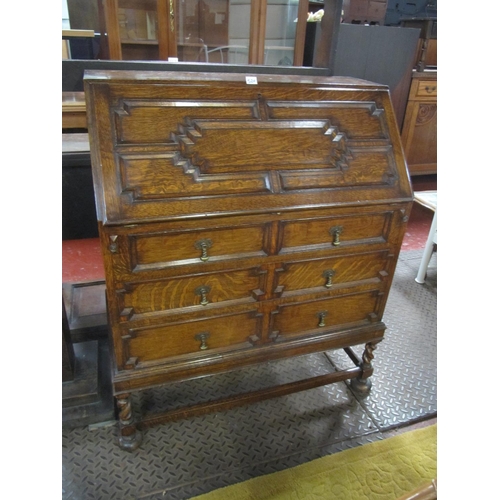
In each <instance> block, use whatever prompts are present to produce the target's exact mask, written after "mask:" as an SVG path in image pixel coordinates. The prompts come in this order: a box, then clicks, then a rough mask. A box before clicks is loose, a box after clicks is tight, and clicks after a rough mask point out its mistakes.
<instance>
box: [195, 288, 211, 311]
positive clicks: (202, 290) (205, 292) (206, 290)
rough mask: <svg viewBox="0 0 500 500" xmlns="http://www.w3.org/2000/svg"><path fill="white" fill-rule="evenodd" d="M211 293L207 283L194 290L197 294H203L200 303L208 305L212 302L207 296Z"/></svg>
mask: <svg viewBox="0 0 500 500" xmlns="http://www.w3.org/2000/svg"><path fill="white" fill-rule="evenodd" d="M209 293H210V287H209V286H207V285H202V286H199V287H197V288H196V289H195V291H194V294H195V295H200V296H201V300H200V304H201V305H202V306H206V305H207V304H210V302H209V301H208V298H207V295H208V294H209Z"/></svg>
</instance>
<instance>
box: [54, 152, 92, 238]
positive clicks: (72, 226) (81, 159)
mask: <svg viewBox="0 0 500 500" xmlns="http://www.w3.org/2000/svg"><path fill="white" fill-rule="evenodd" d="M62 217H63V220H62V239H63V240H77V239H81V238H97V237H98V236H99V233H98V229H97V215H96V208H95V198H94V185H93V182H92V170H91V166H90V153H73V154H71V155H63V165H62Z"/></svg>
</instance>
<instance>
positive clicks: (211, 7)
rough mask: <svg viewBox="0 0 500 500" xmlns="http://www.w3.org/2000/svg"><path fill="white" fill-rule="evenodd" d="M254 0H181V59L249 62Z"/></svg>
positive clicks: (178, 7) (178, 15)
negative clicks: (251, 9)
mask: <svg viewBox="0 0 500 500" xmlns="http://www.w3.org/2000/svg"><path fill="white" fill-rule="evenodd" d="M250 4H251V1H250V0H177V3H176V19H177V22H176V31H177V57H178V59H179V61H196V62H205V63H229V64H248V61H249V59H248V47H249V41H250Z"/></svg>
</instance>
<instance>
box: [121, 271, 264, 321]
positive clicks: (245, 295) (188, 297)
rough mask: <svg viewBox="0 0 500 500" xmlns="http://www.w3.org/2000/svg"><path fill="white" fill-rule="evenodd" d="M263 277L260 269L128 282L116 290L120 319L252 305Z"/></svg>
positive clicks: (261, 292) (260, 290) (259, 291)
mask: <svg viewBox="0 0 500 500" xmlns="http://www.w3.org/2000/svg"><path fill="white" fill-rule="evenodd" d="M263 278H264V275H263V274H262V273H261V272H259V268H251V269H243V270H238V271H228V272H219V273H210V274H201V275H199V274H198V275H193V276H186V277H181V278H170V279H168V280H155V281H148V282H143V283H126V284H125V286H124V287H123V288H122V289H120V290H117V297H118V301H119V304H120V308H121V316H122V317H125V318H127V319H132V318H133V317H134V316H135V315H140V314H145V313H153V312H157V311H166V310H171V309H178V308H185V307H196V308H204V307H205V308H207V309H211V308H212V306H213V305H215V304H218V303H221V302H224V303H228V302H252V301H255V300H256V298H257V297H258V296H259V295H262V294H263V293H264V292H263V288H264V284H263V283H262V281H263Z"/></svg>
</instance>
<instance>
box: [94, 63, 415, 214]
mask: <svg viewBox="0 0 500 500" xmlns="http://www.w3.org/2000/svg"><path fill="white" fill-rule="evenodd" d="M84 82H85V94H86V102H87V116H88V125H89V140H90V146H91V155H92V169H93V176H94V187H95V192H96V202H97V212H98V218H99V220H101V221H102V222H103V223H104V224H122V223H129V222H147V221H161V220H172V219H178V218H193V217H194V218H196V217H212V216H222V215H243V214H248V213H263V212H272V211H276V210H293V209H297V208H301V209H308V208H318V207H335V206H345V205H359V204H367V203H371V204H373V203H387V202H396V201H401V200H405V201H407V200H410V199H411V197H412V192H411V186H410V182H409V178H408V172H407V168H406V162H405V159H404V155H403V151H402V148H401V143H400V138H399V131H398V128H397V123H396V120H395V117H394V112H393V109H392V105H391V102H390V97H389V91H388V89H387V87H386V86H384V85H379V84H374V83H371V82H367V81H363V80H357V79H353V78H338V77H335V78H333V77H332V78H325V77H304V76H281V75H258V76H255V77H250V78H249V75H245V74H225V73H217V74H216V73H179V72H132V71H93V72H88V73H86V75H85V79H84Z"/></svg>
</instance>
